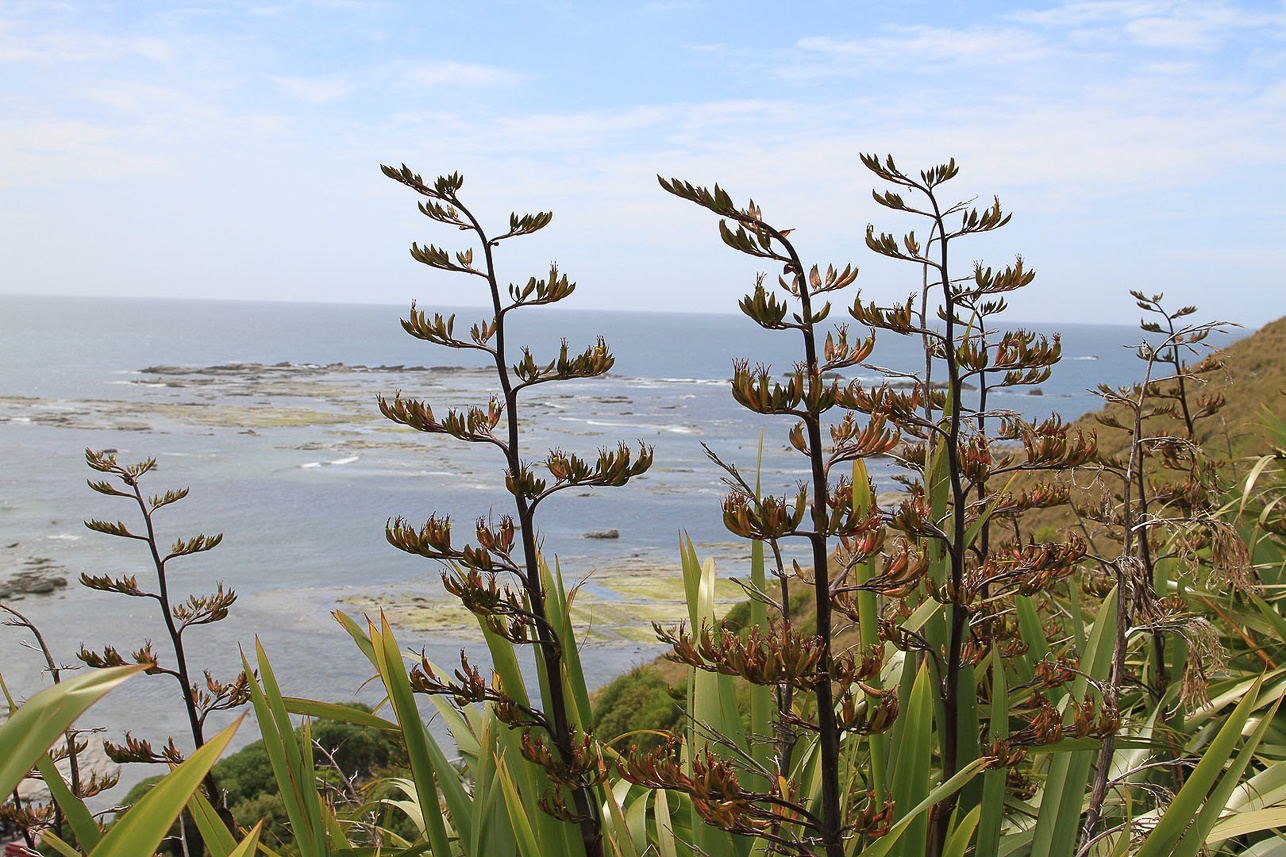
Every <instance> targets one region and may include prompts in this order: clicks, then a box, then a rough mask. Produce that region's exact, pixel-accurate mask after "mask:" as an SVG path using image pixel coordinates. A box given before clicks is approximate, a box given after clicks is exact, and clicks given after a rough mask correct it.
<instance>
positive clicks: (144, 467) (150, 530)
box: [77, 449, 250, 829]
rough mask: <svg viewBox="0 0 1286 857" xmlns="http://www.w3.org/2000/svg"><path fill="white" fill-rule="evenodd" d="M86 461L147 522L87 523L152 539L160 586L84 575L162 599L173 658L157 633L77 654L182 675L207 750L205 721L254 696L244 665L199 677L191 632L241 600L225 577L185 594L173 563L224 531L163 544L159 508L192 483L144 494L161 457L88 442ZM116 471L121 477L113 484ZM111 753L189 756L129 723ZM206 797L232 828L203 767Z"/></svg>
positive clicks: (100, 488)
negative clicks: (124, 458) (126, 460)
mask: <svg viewBox="0 0 1286 857" xmlns="http://www.w3.org/2000/svg"><path fill="white" fill-rule="evenodd" d="M85 462H86V463H87V464H88V465H89V467H90V469H91V470H94V471H95V472H97V473H101V474H103V475H104V476H106V477H110V479H100V480H96V481H95V480H89V487H90V488H92V489H93V490H94V491H96V492H98V493H99V494H103V495H106V496H108V497H120V498H123V499H125V500H127V501H129V502H132V503H133V504H134V505H135V506H137V508H138V513H139V518H140V520H141V521H142V525H143V526H142V529H141V530H138V529H137V528H133V529H132V528H131V527H130V525H128V524H126V523H125V522H123V521H108V520H100V519H92V520H88V521H86V522H85V526H86V527H88V528H89V529H91V530H94V531H95V532H99V533H104V534H106V535H109V536H115V537H117V538H123V539H130V540H133V541H138V542H142V543H143V544H144V545H146V546H147V552H148V555H149V558H150V559H151V563H152V569H153V571H154V573H155V575H156V577H155V588H148V587H147V586H146V585H143V586H140V585H139V580H138V576H137V575H133V574H131V575H123V576H120V577H113V576H111V575H91V574H87V573H82V574H81V576H80V582H81V584H83V585H84V586H87V587H89V588H90V589H96V590H98V591H100V592H110V593H115V594H118V595H125V596H128V597H131V598H146V599H151V600H152V601H155V602H156V606H157V607H158V608H159V612H160V614H161V620H162V622H163V624H164V626H165V632H166V636H167V637H168V638H169V643H170V653H171V656H172V661H171V662H170V663H171V664H172V665H167V664H166V663H165V662H164V661H163V659H162V656H161V655H159V653H157V652H156V651H155V650H154V649H153V648H152V643H151V641H150V640H148V641H145V642H144V643H143V645H142V646H140V647H139V648H138V649H137V650H135V651H134V652H131V653H122V652H120V651H118V650H117V649H116V648H115V647H113V646H105V647H103V649H102V650H101V651H94V650H91V649H89V648H87V647H86V646H85V645H84V644H83V643H82V644H81V648H80V651H79V652H78V653H77V657H78V658H80V660H81V661H83V662H84V663H86V664H87V665H89V666H91V667H96V668H102V667H116V666H121V665H124V664H126V663H130V662H132V663H135V664H140V665H143V666H145V667H146V669H145V672H146V673H147V674H148V675H163V676H169V677H170V678H172V679H174V680H175V681H176V682H178V685H179V688H180V697H181V699H182V701H183V709H184V712H185V713H186V714H187V720H188V729H189V735H190V737H191V740H192V743H193V745H194V748H195V749H197V750H200V749H201V748H202V747H203V746H204V745H205V743H206V721H207V719H208V718H209V716H210V715H211V714H213V713H215V712H217V711H227V710H231V709H233V708H237V707H238V706H241V705H244V704H245V703H246V702H248V701H249V699H250V694H249V689H248V681H247V678H246V673H245V672H241V673H238V674H237V675H236V676H235V677H233V679H232V680H231V681H220V680H218V679H216V678H215V677H214V676H213V675H211V673H210V672H209V671H208V670H205V671H203V672H204V676H205V681H204V682H203V683H198V682H196V681H195V680H194V679H193V676H192V667H191V666H190V664H189V662H188V656H187V653H186V650H185V642H186V640H185V636H184V635H185V634H186V632H187V631H188V630H189V629H190V628H194V627H200V626H202V625H209V624H212V623H214V622H218V621H220V620H222V619H224V618H226V617H227V615H228V610H229V608H231V607H232V605H233V604H234V603H235V602H236V600H237V594H236V592H234V591H233V590H231V589H227V590H225V589H224V587H223V582H222V581H219V582H218V584H217V585H216V587H215V591H214V592H212V593H210V594H208V595H189V596H188V597H187V598H183V599H180V598H179V597H176V596H175V595H174V594H173V593H172V592H171V591H170V580H169V567H170V563H172V562H173V561H174V560H176V559H181V558H182V557H187V556H193V555H195V554H199V553H204V552H206V551H209V550H213V549H214V548H215V547H217V546H218V545H219V543H220V542H221V541H222V540H223V535H222V534H217V535H214V536H207V535H205V534H198V535H196V536H192V537H191V538H187V539H177V540H176V541H175V542H174V543H173V545H171V546H170V547H169V548H168V549H167V548H165V547H164V546H163V543H162V542H161V540H160V537H159V536H158V535H157V530H156V521H155V515H156V513H157V512H158V511H160V510H161V509H163V508H165V507H166V506H170V505H172V504H174V503H177V502H179V501H180V500H182V499H184V498H185V497H187V495H188V489H187V488H180V489H174V490H169V491H166V492H165V493H164V494H156V495H145V494H144V493H143V488H142V486H141V482H142V479H143V477H144V476H146V475H147V474H148V473H150V472H152V471H153V470H155V469H156V459H154V458H149V459H147V460H146V461H142V462H140V463H138V464H120V463H118V462H117V460H116V456H115V455H112V454H109V453H105V452H95V451H94V450H89V449H87V450H85ZM112 479H114V480H115V483H118V484H119V487H118V484H114V483H113V481H112ZM105 749H106V752H107V755H108V756H109V757H110V758H111V759H112V760H113V761H115V762H118V763H126V762H145V763H167V764H170V765H177V764H180V763H181V762H182V761H183V758H184V754H183V753H182V752H181V751H180V750H179V749H178V747H177V746H176V745H175V743H174V738H173V737H170V738H169V740H168V742H167V743H166V745H165V746H164V747H162V748H160V749H159V750H157V749H153V747H152V745H151V743H150V742H148V741H146V740H142V739H137V738H135V737H134V736H133V735H132V734H130V733H129V732H128V731H127V732H126V733H125V741H124V743H122V744H117V743H115V742H111V741H108V742H105ZM204 789H205V792H206V797H207V798H208V799H209V800H210V801H211V803H213V804H214V805H215V806H216V807H219V811H220V816H221V817H222V818H223V820H224V822H225V823H226V824H227V826H228V827H229V829H231V827H232V816H231V813H229V812H228V810H227V808H226V807H224V806H223V801H222V799H221V798H220V795H219V790H218V785H217V783H215V781H214V777H213V775H212V774H210V773H208V772H207V773H206V774H205V775H204Z"/></svg>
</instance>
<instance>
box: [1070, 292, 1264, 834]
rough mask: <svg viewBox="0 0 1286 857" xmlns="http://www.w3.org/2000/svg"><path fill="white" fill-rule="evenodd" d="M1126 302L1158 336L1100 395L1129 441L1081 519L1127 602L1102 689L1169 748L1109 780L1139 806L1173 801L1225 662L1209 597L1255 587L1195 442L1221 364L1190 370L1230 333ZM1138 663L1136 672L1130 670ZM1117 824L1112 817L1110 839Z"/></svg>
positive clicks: (1100, 809)
mask: <svg viewBox="0 0 1286 857" xmlns="http://www.w3.org/2000/svg"><path fill="white" fill-rule="evenodd" d="M1131 294H1132V296H1133V297H1134V298H1135V301H1136V303H1137V305H1138V307H1139V308H1140V309H1142V310H1144V311H1145V312H1147V313H1149V314H1151V315H1152V317H1153V319H1154V320H1148V319H1147V318H1145V319H1144V320H1143V321H1142V322H1141V327H1142V329H1143V331H1144V332H1145V333H1147V334H1150V335H1152V336H1153V337H1157V338H1154V339H1153V340H1152V341H1145V342H1144V343H1143V344H1142V345H1140V346H1138V349H1137V353H1138V356H1139V358H1140V359H1141V360H1142V361H1143V362H1144V364H1145V366H1146V369H1145V373H1144V379H1143V381H1142V382H1141V383H1139V384H1136V385H1132V386H1129V387H1122V388H1119V389H1118V388H1112V387H1110V386H1107V385H1102V386H1100V388H1099V392H1100V394H1101V395H1102V396H1103V398H1104V400H1105V401H1106V402H1107V403H1108V404H1109V406H1110V407H1109V409H1108V410H1107V411H1105V412H1104V413H1102V414H1099V415H1098V416H1097V419H1098V422H1099V423H1101V424H1102V425H1104V426H1105V427H1107V428H1108V430H1111V431H1115V432H1119V433H1120V434H1122V435H1124V437H1125V439H1126V445H1125V449H1124V451H1123V452H1122V453H1120V454H1119V455H1117V456H1100V461H1099V464H1100V466H1101V467H1102V468H1103V471H1104V472H1105V474H1108V475H1109V478H1110V479H1113V480H1114V481H1115V483H1116V485H1117V486H1118V487H1117V488H1116V489H1115V490H1112V491H1110V492H1107V493H1105V495H1104V496H1103V497H1102V499H1101V501H1100V502H1099V503H1097V504H1095V503H1090V502H1086V503H1084V504H1083V505H1082V507H1081V508H1080V509H1079V513H1080V514H1081V515H1082V517H1083V518H1084V519H1086V520H1088V521H1092V522H1095V523H1096V524H1097V525H1099V526H1101V527H1103V528H1104V529H1105V530H1106V533H1105V535H1106V536H1107V538H1106V540H1105V541H1106V542H1107V546H1111V547H1119V549H1120V553H1119V554H1118V555H1117V556H1115V557H1102V556H1100V557H1098V561H1099V563H1100V565H1101V566H1102V567H1103V568H1104V569H1105V571H1106V572H1107V573H1108V574H1110V575H1111V577H1112V579H1113V581H1114V583H1115V585H1116V587H1117V588H1118V590H1119V591H1121V592H1122V593H1126V594H1128V597H1127V598H1124V599H1123V602H1122V609H1121V610H1120V612H1119V614H1118V616H1117V628H1116V630H1115V642H1114V648H1113V665H1112V674H1111V680H1110V682H1109V683H1108V686H1107V693H1108V695H1109V698H1110V700H1111V704H1112V705H1113V707H1116V708H1117V709H1118V710H1121V711H1125V710H1128V709H1135V710H1137V711H1138V712H1139V714H1138V719H1139V720H1140V721H1146V722H1151V723H1154V724H1155V731H1156V733H1157V736H1158V738H1159V739H1160V743H1161V744H1162V746H1165V747H1166V748H1167V749H1166V750H1165V751H1163V752H1161V753H1160V754H1159V755H1158V758H1156V759H1149V760H1147V761H1146V762H1144V764H1145V765H1149V766H1150V767H1151V768H1152V770H1149V771H1148V773H1147V775H1146V776H1142V777H1140V776H1139V775H1138V774H1137V773H1134V772H1127V773H1126V775H1124V776H1122V777H1118V778H1117V785H1116V787H1117V788H1118V789H1120V790H1128V789H1131V788H1134V789H1137V788H1139V787H1142V788H1143V789H1144V794H1143V795H1140V797H1139V800H1142V801H1144V803H1146V794H1147V793H1148V791H1149V790H1150V789H1152V788H1153V787H1156V788H1157V789H1160V790H1161V793H1171V794H1173V793H1177V792H1179V791H1180V790H1181V789H1182V787H1183V786H1184V784H1185V781H1186V779H1187V774H1186V768H1185V766H1184V764H1183V763H1182V761H1181V755H1182V750H1183V744H1184V743H1186V742H1185V736H1184V733H1185V724H1184V719H1185V711H1187V712H1191V711H1193V710H1194V709H1196V708H1197V707H1199V706H1201V705H1204V704H1206V703H1208V702H1209V695H1208V691H1209V686H1210V683H1211V681H1212V679H1213V677H1214V676H1215V674H1216V673H1217V671H1218V670H1219V669H1220V668H1221V666H1222V664H1221V660H1222V657H1221V656H1222V647H1221V645H1220V643H1219V633H1218V631H1217V630H1216V628H1215V626H1214V625H1213V624H1212V622H1211V621H1210V618H1209V617H1216V618H1224V619H1225V620H1227V619H1228V618H1229V617H1228V616H1227V614H1224V616H1223V617H1219V616H1218V614H1217V613H1216V612H1215V611H1214V610H1213V609H1211V608H1212V606H1213V605H1212V604H1211V601H1210V599H1209V597H1208V596H1209V595H1214V594H1215V593H1218V592H1221V591H1232V592H1234V593H1241V594H1242V595H1245V594H1252V595H1253V594H1254V592H1255V590H1256V583H1255V581H1254V578H1253V570H1252V566H1251V557H1250V554H1249V552H1248V550H1247V548H1246V546H1245V544H1244V542H1243V541H1242V538H1241V536H1240V534H1238V533H1237V531H1236V529H1235V527H1234V526H1233V525H1232V524H1231V523H1229V522H1228V521H1227V520H1225V519H1224V517H1223V516H1222V515H1221V514H1219V507H1220V506H1222V493H1223V491H1222V486H1221V483H1222V482H1223V481H1224V478H1223V477H1222V476H1221V474H1220V473H1219V472H1218V468H1217V466H1216V461H1215V460H1214V459H1213V458H1212V456H1211V455H1210V454H1209V452H1208V451H1207V450H1206V449H1205V448H1204V446H1203V445H1202V443H1201V441H1200V438H1199V428H1200V426H1201V424H1202V423H1203V422H1206V421H1208V420H1210V419H1211V418H1213V417H1214V416H1215V415H1217V414H1218V413H1219V411H1220V409H1221V408H1222V407H1223V404H1224V397H1223V396H1222V395H1220V394H1213V395H1201V394H1199V393H1198V391H1199V389H1200V386H1201V384H1202V383H1203V376H1207V375H1209V374H1210V373H1211V372H1213V371H1216V370H1217V369H1218V368H1219V367H1218V364H1217V362H1216V361H1213V360H1198V361H1197V362H1195V363H1190V358H1196V357H1203V356H1204V351H1205V342H1206V340H1207V338H1208V337H1209V336H1210V334H1211V333H1213V332H1216V331H1221V330H1223V329H1225V328H1226V325H1225V324H1223V323H1220V322H1207V323H1185V322H1183V321H1182V319H1185V318H1187V317H1188V316H1191V315H1193V314H1194V313H1195V312H1196V308H1195V307H1191V306H1187V307H1182V308H1180V309H1178V310H1175V311H1168V310H1166V309H1165V307H1164V306H1163V304H1162V299H1163V296H1162V295H1160V294H1157V295H1151V296H1149V295H1145V294H1144V293H1142V292H1138V291H1134V292H1132V293H1131ZM1158 318H1159V320H1156V319H1158ZM1109 484H1110V483H1109ZM1136 657H1137V658H1138V662H1137V664H1133V663H1129V662H1130V661H1134V660H1135V658H1136ZM1176 679H1178V680H1177V681H1176ZM1131 684H1134V685H1135V686H1136V687H1138V688H1139V690H1141V691H1142V693H1138V692H1135V691H1134V690H1133V689H1132V688H1130V687H1129V685H1131ZM1114 750H1115V737H1114V736H1109V737H1108V739H1107V740H1106V741H1105V742H1104V744H1103V746H1102V748H1101V749H1100V751H1099V755H1098V761H1097V767H1096V772H1095V777H1094V782H1093V788H1092V791H1091V795H1090V799H1089V804H1088V807H1087V812H1086V818H1085V822H1084V827H1083V833H1082V843H1081V846H1080V851H1081V853H1088V852H1089V850H1090V848H1091V846H1092V845H1093V843H1094V842H1095V841H1096V840H1097V838H1098V836H1099V830H1098V828H1099V825H1100V822H1101V820H1102V818H1103V813H1104V809H1105V805H1106V802H1107V800H1108V797H1109V778H1110V774H1111V771H1112V764H1111V762H1112V758H1113V753H1114ZM1166 761H1168V762H1169V764H1168V765H1166V764H1158V763H1161V762H1166ZM1118 803H1119V802H1118ZM1124 823H1125V820H1124V819H1120V818H1119V815H1118V825H1117V827H1115V828H1113V830H1112V832H1116V831H1119V830H1120V829H1122V826H1123V825H1124Z"/></svg>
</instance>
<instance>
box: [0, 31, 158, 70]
mask: <svg viewBox="0 0 1286 857" xmlns="http://www.w3.org/2000/svg"><path fill="white" fill-rule="evenodd" d="M174 55H175V51H174V47H173V46H172V45H171V44H170V43H169V42H168V41H166V40H164V39H159V38H151V37H142V36H138V37H127V38H122V37H112V36H105V35H102V34H100V33H94V32H89V31H85V30H57V29H54V30H48V31H33V30H31V29H27V28H23V27H20V26H18V25H17V24H16V22H14V21H0V62H10V63H34V64H37V65H53V64H58V63H90V62H102V61H113V60H122V59H126V58H131V57H133V58H143V59H148V60H154V61H156V62H168V61H169V60H171V59H173V57H174Z"/></svg>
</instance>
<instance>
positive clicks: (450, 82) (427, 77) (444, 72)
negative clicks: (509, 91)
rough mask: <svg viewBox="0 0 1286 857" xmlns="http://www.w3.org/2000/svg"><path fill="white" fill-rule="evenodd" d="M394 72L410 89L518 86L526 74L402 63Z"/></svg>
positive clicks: (486, 67)
mask: <svg viewBox="0 0 1286 857" xmlns="http://www.w3.org/2000/svg"><path fill="white" fill-rule="evenodd" d="M394 71H395V73H396V76H397V77H398V79H399V80H400V82H401V83H403V84H405V85H408V86H424V87H439V86H470V87H504V86H515V85H517V84H519V83H522V82H523V81H524V80H526V79H527V75H525V74H521V73H519V72H514V71H510V70H509V69H504V68H499V67H497V66H491V65H482V64H480V63H461V62H445V61H440V62H399V63H395V64H394Z"/></svg>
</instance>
